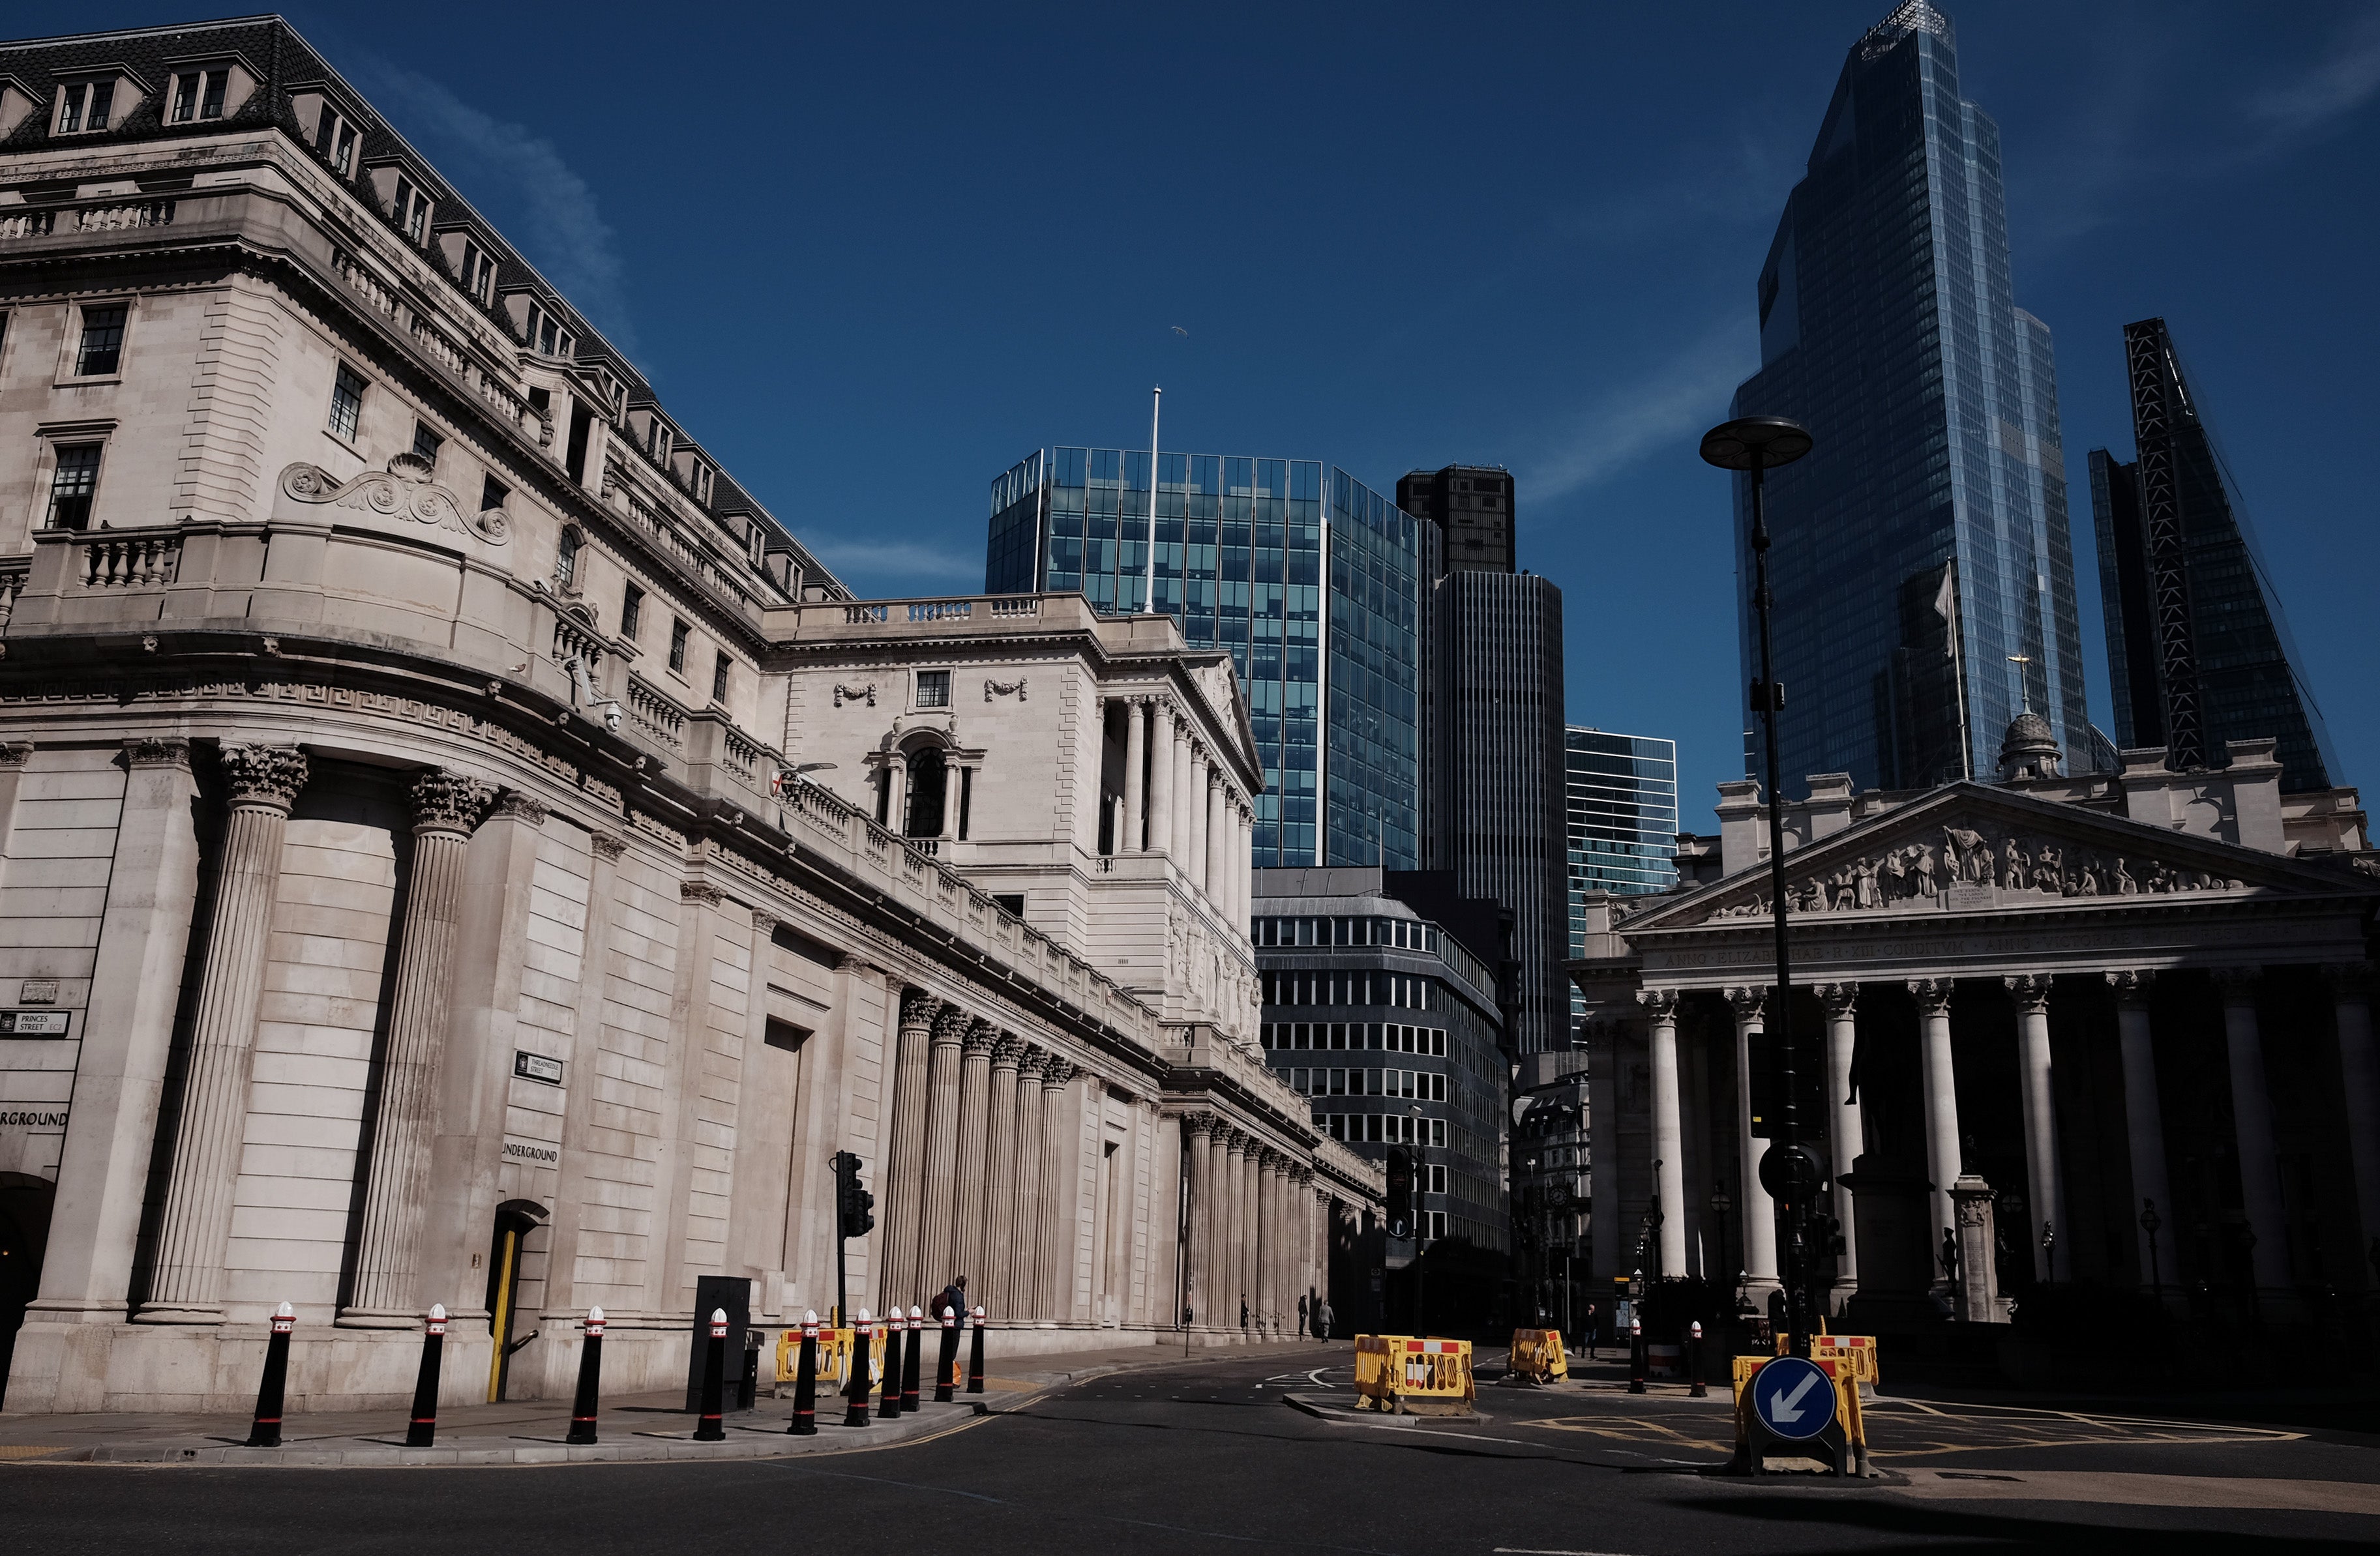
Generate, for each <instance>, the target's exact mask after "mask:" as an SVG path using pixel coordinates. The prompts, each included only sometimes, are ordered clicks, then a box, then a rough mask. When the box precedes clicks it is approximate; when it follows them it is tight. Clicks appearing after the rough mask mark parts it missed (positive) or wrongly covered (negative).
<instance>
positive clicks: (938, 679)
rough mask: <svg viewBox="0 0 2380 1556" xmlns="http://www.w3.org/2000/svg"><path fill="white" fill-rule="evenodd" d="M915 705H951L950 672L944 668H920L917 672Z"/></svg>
mask: <svg viewBox="0 0 2380 1556" xmlns="http://www.w3.org/2000/svg"><path fill="white" fill-rule="evenodd" d="M917 706H919V707H948V706H951V672H950V671H948V670H946V669H921V670H919V671H918V672H917Z"/></svg>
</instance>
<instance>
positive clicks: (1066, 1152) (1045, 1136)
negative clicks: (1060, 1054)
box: [1038, 1057, 1083, 1323]
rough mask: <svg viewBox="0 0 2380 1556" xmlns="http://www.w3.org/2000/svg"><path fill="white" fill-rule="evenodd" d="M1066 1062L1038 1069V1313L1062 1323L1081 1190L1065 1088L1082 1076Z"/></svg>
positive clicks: (1071, 1284)
mask: <svg viewBox="0 0 2380 1556" xmlns="http://www.w3.org/2000/svg"><path fill="white" fill-rule="evenodd" d="M1080 1073H1081V1071H1080V1070H1078V1069H1077V1068H1076V1067H1075V1065H1074V1063H1073V1062H1072V1061H1070V1060H1066V1059H1061V1058H1055V1057H1053V1058H1051V1059H1050V1062H1049V1063H1048V1064H1047V1065H1045V1066H1044V1067H1042V1070H1041V1195H1042V1200H1041V1203H1042V1216H1041V1227H1040V1236H1039V1239H1038V1240H1039V1243H1040V1261H1041V1280H1042V1290H1041V1312H1042V1316H1043V1318H1044V1319H1046V1320H1048V1321H1051V1322H1055V1323H1063V1322H1064V1321H1066V1320H1067V1319H1068V1318H1070V1317H1072V1316H1073V1314H1074V1310H1075V1246H1076V1244H1077V1243H1078V1242H1079V1241H1080V1237H1081V1226H1080V1224H1079V1222H1078V1219H1077V1216H1076V1203H1075V1201H1076V1200H1077V1199H1078V1198H1079V1196H1080V1195H1081V1193H1082V1189H1083V1166H1082V1162H1083V1148H1082V1133H1081V1129H1080V1128H1079V1121H1078V1120H1075V1119H1073V1118H1069V1117H1068V1116H1067V1114H1066V1087H1067V1085H1068V1083H1069V1082H1071V1081H1072V1080H1074V1079H1075V1076H1076V1075H1078V1074H1080Z"/></svg>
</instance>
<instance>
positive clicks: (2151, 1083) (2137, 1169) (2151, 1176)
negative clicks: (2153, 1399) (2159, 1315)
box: [2107, 970, 2180, 1290]
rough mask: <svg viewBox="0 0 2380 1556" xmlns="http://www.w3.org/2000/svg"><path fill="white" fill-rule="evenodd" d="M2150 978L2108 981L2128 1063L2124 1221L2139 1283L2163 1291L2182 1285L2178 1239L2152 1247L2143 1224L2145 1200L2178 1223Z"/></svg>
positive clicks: (2131, 975)
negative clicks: (2169, 1181) (2128, 1196)
mask: <svg viewBox="0 0 2380 1556" xmlns="http://www.w3.org/2000/svg"><path fill="white" fill-rule="evenodd" d="M2152 976H2153V974H2151V973H2148V972H2143V971H2129V970H2128V971H2121V972H2110V973H2108V974H2107V982H2108V983H2110V984H2112V985H2113V986H2114V987H2115V991H2116V1034H2117V1043H2118V1044H2119V1048H2120V1050H2121V1052H2122V1055H2123V1061H2124V1134H2125V1139H2126V1141H2127V1143H2128V1144H2129V1145H2130V1146H2131V1165H2132V1203H2131V1206H2130V1207H2129V1208H2128V1210H2127V1212H2126V1213H2125V1216H2124V1219H2125V1220H2126V1221H2129V1222H2131V1224H2132V1236H2133V1238H2134V1240H2135V1241H2136V1242H2137V1244H2138V1245H2139V1249H2140V1269H2141V1284H2142V1285H2154V1286H2155V1287H2156V1288H2157V1289H2159V1290H2162V1289H2163V1288H2164V1287H2166V1286H2168V1285H2178V1284H2179V1283H2178V1282H2176V1281H2174V1280H2173V1279H2172V1278H2171V1277H2172V1276H2173V1274H2174V1270H2175V1263H2174V1258H2173V1250H2174V1238H2172V1237H2170V1236H2168V1237H2166V1238H2164V1239H2163V1240H2162V1241H2161V1242H2159V1243H2158V1244H2157V1245H2156V1246H2155V1248H2151V1246H2150V1240H2149V1235H2148V1233H2147V1232H2145V1231H2143V1229H2142V1228H2141V1224H2140V1219H2141V1208H2142V1204H2141V1202H2142V1201H2143V1200H2147V1201H2150V1202H2153V1203H2154V1204H2155V1206H2156V1211H2157V1214H2158V1215H2160V1216H2162V1217H2163V1218H2164V1219H2165V1223H2166V1225H2167V1227H2168V1230H2169V1229H2171V1228H2173V1227H2176V1226H2179V1225H2180V1222H2179V1221H2178V1220H2177V1219H2176V1218H2175V1216H2174V1212H2173V1193H2172V1190H2171V1189H2169V1188H2168V1187H2167V1186H2166V1176H2165V1111H2164V1108H2163V1106H2162V1104H2159V1102H2158V1101H2157V1080H2156V1048H2155V1043H2154V1042H2153V1041H2152V1040H2151V1036H2150V1031H2149V979H2150V978H2151V977H2152Z"/></svg>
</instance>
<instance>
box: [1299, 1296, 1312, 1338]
mask: <svg viewBox="0 0 2380 1556" xmlns="http://www.w3.org/2000/svg"><path fill="white" fill-rule="evenodd" d="M1308 1327H1309V1325H1308V1323H1307V1314H1306V1311H1305V1297H1304V1296H1303V1295H1300V1296H1299V1297H1298V1299H1297V1332H1298V1333H1300V1334H1303V1333H1305V1332H1306V1330H1307V1328H1308Z"/></svg>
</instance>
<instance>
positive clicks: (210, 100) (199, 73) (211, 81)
mask: <svg viewBox="0 0 2380 1556" xmlns="http://www.w3.org/2000/svg"><path fill="white" fill-rule="evenodd" d="M230 86H231V72H230V71H229V70H188V71H185V72H183V73H182V74H181V75H179V76H176V77H175V78H174V112H173V117H172V119H171V121H170V122H171V123H174V124H177V125H186V124H188V123H189V122H190V121H191V120H193V119H220V118H222V117H223V113H224V95H225V92H226V91H227V90H229V88H230Z"/></svg>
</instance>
